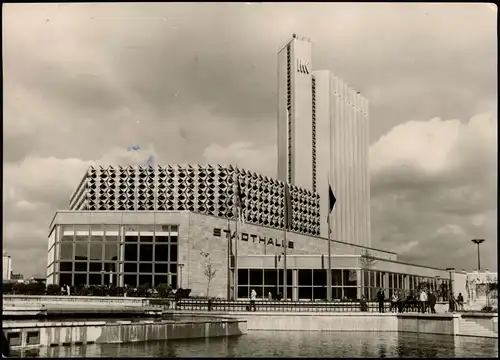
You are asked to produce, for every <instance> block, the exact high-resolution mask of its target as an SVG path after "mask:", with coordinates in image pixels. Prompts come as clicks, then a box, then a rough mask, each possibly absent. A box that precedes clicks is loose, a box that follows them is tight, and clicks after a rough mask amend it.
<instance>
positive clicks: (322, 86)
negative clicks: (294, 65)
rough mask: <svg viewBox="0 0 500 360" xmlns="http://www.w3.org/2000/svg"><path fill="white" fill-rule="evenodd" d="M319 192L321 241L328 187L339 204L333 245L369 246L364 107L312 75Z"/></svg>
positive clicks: (326, 76)
mask: <svg viewBox="0 0 500 360" xmlns="http://www.w3.org/2000/svg"><path fill="white" fill-rule="evenodd" d="M313 78H314V82H315V89H316V99H315V106H316V133H317V139H316V146H317V161H318V164H327V165H326V166H319V167H318V169H317V184H318V188H317V191H318V193H319V195H320V199H321V205H320V208H321V236H323V237H327V236H328V225H327V216H328V184H330V185H331V187H332V190H333V193H334V194H335V197H336V199H337V202H336V204H335V209H334V211H333V212H332V214H331V233H332V237H333V238H335V239H345V241H348V242H350V243H352V244H357V245H364V246H368V247H369V246H371V231H370V228H371V224H370V173H369V162H368V156H369V153H368V152H369V146H368V145H369V139H368V134H369V123H368V101H367V100H366V99H365V98H364V97H363V96H361V95H360V94H359V92H357V91H356V90H354V89H352V88H351V87H350V86H348V85H347V84H346V83H345V82H344V81H342V80H341V79H339V78H338V77H336V76H334V75H333V73H332V72H330V71H329V70H321V71H314V72H313Z"/></svg>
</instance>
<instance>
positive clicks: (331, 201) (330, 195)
mask: <svg viewBox="0 0 500 360" xmlns="http://www.w3.org/2000/svg"><path fill="white" fill-rule="evenodd" d="M336 202H337V199H336V198H335V195H333V191H332V187H331V186H330V184H328V213H331V212H332V210H333V207H334V206H335V203H336Z"/></svg>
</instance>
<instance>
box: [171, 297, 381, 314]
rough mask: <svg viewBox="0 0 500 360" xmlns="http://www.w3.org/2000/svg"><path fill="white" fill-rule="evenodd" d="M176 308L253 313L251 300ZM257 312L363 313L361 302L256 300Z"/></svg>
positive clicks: (372, 305)
mask: <svg viewBox="0 0 500 360" xmlns="http://www.w3.org/2000/svg"><path fill="white" fill-rule="evenodd" d="M174 308H175V309H176V310H187V311H222V312H244V311H253V310H254V308H253V305H252V302H251V301H250V300H239V301H231V300H220V299H213V300H208V299H182V300H180V301H178V302H177V303H176V304H175V305H174ZM255 310H256V311H259V312H361V304H360V303H359V302H356V301H353V302H306V301H265V300H256V301H255ZM378 311H379V307H378V303H376V302H368V303H366V307H365V309H364V312H378ZM384 311H386V312H388V311H390V303H389V302H385V303H384Z"/></svg>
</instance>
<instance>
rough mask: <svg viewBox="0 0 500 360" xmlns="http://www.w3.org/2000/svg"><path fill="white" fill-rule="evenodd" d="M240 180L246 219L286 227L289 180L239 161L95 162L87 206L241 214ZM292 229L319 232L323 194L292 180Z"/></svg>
mask: <svg viewBox="0 0 500 360" xmlns="http://www.w3.org/2000/svg"><path fill="white" fill-rule="evenodd" d="M236 180H238V182H239V185H240V191H241V197H242V215H243V221H245V222H247V223H250V224H256V225H262V226H269V227H271V228H277V229H283V226H284V223H285V219H284V217H285V201H284V194H285V191H284V184H283V183H282V182H280V181H277V180H274V179H271V178H269V177H266V176H262V175H260V174H257V173H254V172H250V171H247V170H244V169H239V168H236V167H233V166H230V165H229V166H222V165H217V166H210V165H207V166H200V165H167V166H156V167H151V166H147V167H131V166H129V167H108V168H94V167H90V168H89V169H88V171H87V179H86V182H87V184H86V187H85V192H86V194H85V204H86V205H85V207H84V209H85V210H122V211H123V210H130V211H132V210H138V211H141V210H143V211H145V210H150V211H152V210H159V211H162V210H163V211H175V210H186V211H195V212H199V213H202V214H208V215H214V216H218V217H222V218H230V219H234V218H236V203H237V201H236ZM290 195H291V201H292V229H291V230H292V231H295V232H298V233H302V234H308V235H319V230H320V229H319V226H320V217H319V195H318V194H317V193H313V192H311V191H308V190H304V189H301V188H298V187H297V186H294V185H290Z"/></svg>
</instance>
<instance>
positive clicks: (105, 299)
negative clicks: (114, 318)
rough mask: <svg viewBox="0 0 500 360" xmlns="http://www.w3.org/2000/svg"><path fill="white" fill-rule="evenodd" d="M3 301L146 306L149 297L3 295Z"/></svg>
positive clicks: (30, 303) (5, 302)
mask: <svg viewBox="0 0 500 360" xmlns="http://www.w3.org/2000/svg"><path fill="white" fill-rule="evenodd" d="M3 303H4V305H5V304H9V305H10V304H15V305H16V306H29V305H34V304H45V305H48V304H68V305H76V306H80V305H85V306H93V305H96V306H99V305H102V304H105V305H106V306H116V305H118V306H147V305H149V299H145V298H132V297H113V296H59V295H58V296H51V295H43V296H37V295H4V296H3Z"/></svg>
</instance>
